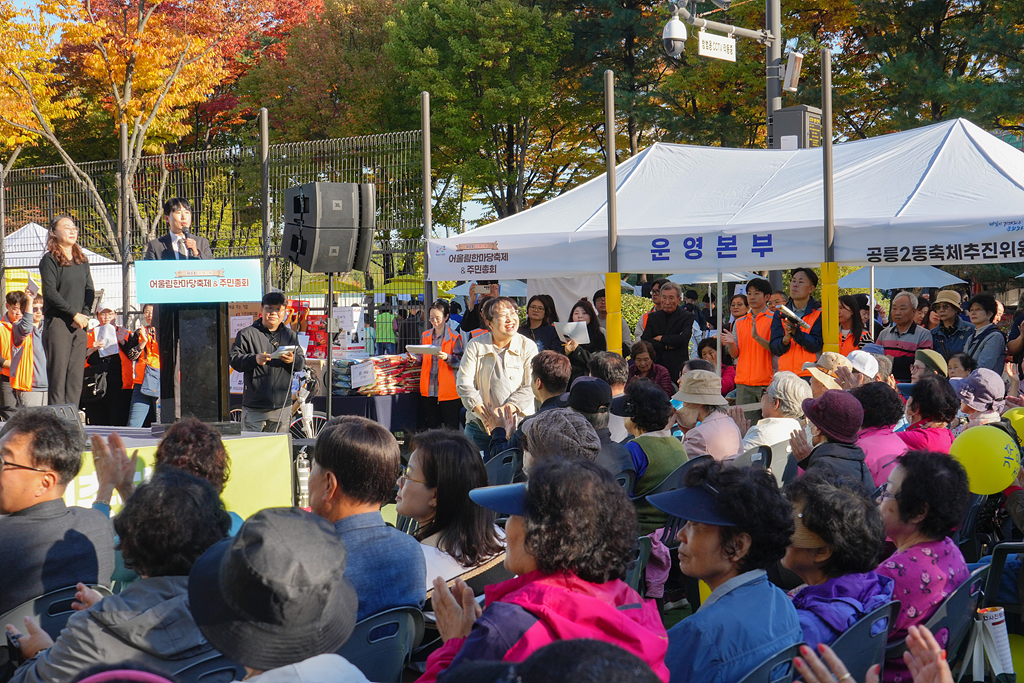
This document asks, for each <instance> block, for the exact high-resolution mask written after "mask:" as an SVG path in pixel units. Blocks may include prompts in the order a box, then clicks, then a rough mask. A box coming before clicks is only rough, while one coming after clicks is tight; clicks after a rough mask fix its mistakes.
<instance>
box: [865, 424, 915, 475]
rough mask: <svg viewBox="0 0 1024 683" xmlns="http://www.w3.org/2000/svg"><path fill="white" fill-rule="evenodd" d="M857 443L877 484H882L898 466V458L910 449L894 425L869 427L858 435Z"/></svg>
mask: <svg viewBox="0 0 1024 683" xmlns="http://www.w3.org/2000/svg"><path fill="white" fill-rule="evenodd" d="M857 445H858V446H860V449H861V450H862V451H864V462H865V464H867V466H868V469H869V470H871V478H872V479H873V480H874V482H875V486H881V485H882V483H883V482H884V481H886V480H887V479H888V478H889V472H890V471H891V470H892V468H893V467H896V458H898V457H899V456H901V455H903V454H904V453H906V452H907V451H908V450H910V447H909V446H907V444H905V443H904V442H903V439H901V438H900V437H899V436H897V435H896V433H895V432H893V431H892V427H868V428H867V429H864V430H862V431H861V433H860V435H859V436H858V437H857Z"/></svg>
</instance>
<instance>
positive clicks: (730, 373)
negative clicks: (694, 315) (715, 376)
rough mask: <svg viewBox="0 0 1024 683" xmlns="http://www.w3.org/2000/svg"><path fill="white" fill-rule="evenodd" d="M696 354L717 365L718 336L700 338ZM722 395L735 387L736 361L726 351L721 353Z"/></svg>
mask: <svg viewBox="0 0 1024 683" xmlns="http://www.w3.org/2000/svg"><path fill="white" fill-rule="evenodd" d="M697 355H698V356H700V357H701V358H703V359H704V360H706V361H707V362H709V363H711V365H712V366H714V367H716V368H717V367H718V338H717V337H708V338H707V339H701V340H700V343H699V344H697ZM721 377H722V396H726V395H728V394H729V393H730V392H732V391H733V390H734V389H735V388H736V361H735V360H733V357H732V356H731V355H729V354H728V353H723V354H722V375H721Z"/></svg>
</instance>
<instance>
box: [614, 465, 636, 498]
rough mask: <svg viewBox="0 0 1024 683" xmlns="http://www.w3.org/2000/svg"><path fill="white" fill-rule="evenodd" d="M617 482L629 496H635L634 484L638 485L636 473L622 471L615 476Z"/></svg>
mask: <svg viewBox="0 0 1024 683" xmlns="http://www.w3.org/2000/svg"><path fill="white" fill-rule="evenodd" d="M615 481H616V483H618V485H619V486H621V487H622V490H623V491H625V492H626V495H627V496H631V495H633V484H635V483H636V472H634V471H633V470H622V471H621V472H619V473H618V474H617V475H615Z"/></svg>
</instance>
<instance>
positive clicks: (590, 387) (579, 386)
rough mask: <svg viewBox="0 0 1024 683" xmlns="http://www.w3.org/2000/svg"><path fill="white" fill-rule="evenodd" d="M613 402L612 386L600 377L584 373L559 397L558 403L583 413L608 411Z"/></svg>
mask: <svg viewBox="0 0 1024 683" xmlns="http://www.w3.org/2000/svg"><path fill="white" fill-rule="evenodd" d="M611 402H612V388H611V387H610V386H609V385H608V383H607V382H605V381H604V380H603V379H601V378H599V377H591V376H590V375H584V376H582V377H577V378H576V379H574V380H573V382H572V387H570V389H569V391H567V392H565V393H564V394H562V396H561V397H560V398H559V399H558V405H559V406H561V407H563V408H566V407H568V408H572V409H573V410H577V411H579V412H581V413H600V412H607V410H608V406H609V405H610V404H611Z"/></svg>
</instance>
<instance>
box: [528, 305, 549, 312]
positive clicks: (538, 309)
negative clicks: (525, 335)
mask: <svg viewBox="0 0 1024 683" xmlns="http://www.w3.org/2000/svg"><path fill="white" fill-rule="evenodd" d="M527 310H530V311H533V312H534V313H544V312H546V311H547V309H546V308H544V307H543V306H530V307H529V308H528V309H527Z"/></svg>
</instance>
